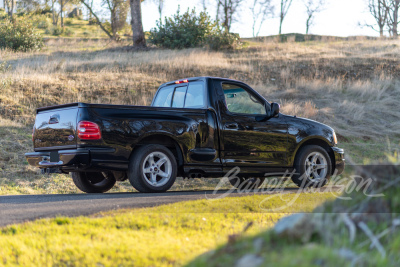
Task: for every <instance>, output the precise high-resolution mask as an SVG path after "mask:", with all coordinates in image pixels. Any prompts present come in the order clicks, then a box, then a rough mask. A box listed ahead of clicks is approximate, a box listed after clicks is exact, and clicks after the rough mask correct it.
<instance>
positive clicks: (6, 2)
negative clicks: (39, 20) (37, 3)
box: [4, 0, 16, 20]
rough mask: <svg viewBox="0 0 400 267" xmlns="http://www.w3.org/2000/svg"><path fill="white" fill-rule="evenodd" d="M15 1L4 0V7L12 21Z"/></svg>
mask: <svg viewBox="0 0 400 267" xmlns="http://www.w3.org/2000/svg"><path fill="white" fill-rule="evenodd" d="M15 2H16V1H15V0H4V7H5V8H6V9H7V14H8V17H9V19H10V20H13V14H14V8H15Z"/></svg>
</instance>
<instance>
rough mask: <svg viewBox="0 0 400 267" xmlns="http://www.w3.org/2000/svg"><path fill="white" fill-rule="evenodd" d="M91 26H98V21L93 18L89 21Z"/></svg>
mask: <svg viewBox="0 0 400 267" xmlns="http://www.w3.org/2000/svg"><path fill="white" fill-rule="evenodd" d="M88 22H89V25H97V20H96V19H95V18H94V17H93V18H90V19H89V20H88Z"/></svg>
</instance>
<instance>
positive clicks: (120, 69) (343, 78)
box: [0, 39, 400, 194]
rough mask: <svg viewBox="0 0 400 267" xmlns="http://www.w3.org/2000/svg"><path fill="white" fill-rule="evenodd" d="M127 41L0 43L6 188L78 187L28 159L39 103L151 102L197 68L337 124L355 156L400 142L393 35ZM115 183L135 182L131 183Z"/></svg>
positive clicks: (123, 187) (380, 153)
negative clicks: (191, 43)
mask: <svg viewBox="0 0 400 267" xmlns="http://www.w3.org/2000/svg"><path fill="white" fill-rule="evenodd" d="M126 45H128V42H121V43H112V42H109V41H101V40H97V41H96V40H89V41H78V40H76V39H70V40H66V39H57V40H49V41H47V43H46V47H45V49H44V50H43V51H41V52H33V53H14V52H11V51H4V50H2V51H0V58H1V61H6V62H7V64H9V65H10V67H11V68H10V69H9V70H6V71H5V72H4V73H3V74H0V79H2V80H5V79H8V80H10V81H11V84H10V85H9V86H6V88H3V89H2V90H1V92H0V118H1V121H0V123H1V126H0V135H2V137H3V138H2V140H1V146H2V149H1V150H0V168H1V170H0V177H1V178H0V194H9V193H34V192H40V193H57V192H62V193H68V192H76V190H75V189H74V186H73V185H72V183H71V181H70V179H69V178H68V177H67V176H65V175H55V176H43V175H40V174H37V170H35V169H33V168H31V167H30V166H28V165H27V163H26V161H25V160H24V156H23V154H24V153H25V152H27V151H31V150H32V147H31V140H30V133H31V129H32V124H33V121H34V115H35V112H34V110H35V108H37V107H40V106H46V105H55V104H63V103H68V102H76V101H84V102H92V103H112V104H130V105H148V104H150V102H151V99H152V96H153V94H154V92H155V91H156V89H157V87H158V85H159V84H161V83H164V82H166V81H169V80H175V79H178V78H183V77H190V76H202V75H211V76H221V77H227V78H233V79H238V80H242V81H244V82H247V83H248V84H250V85H251V86H253V87H254V88H255V89H256V90H258V91H259V92H260V93H261V94H263V95H264V96H265V97H266V99H268V100H269V101H275V102H278V103H280V104H281V106H282V110H283V112H284V113H287V114H292V115H297V116H302V117H307V118H311V119H315V120H318V121H320V122H323V123H326V124H328V125H331V126H332V127H334V128H335V129H336V131H337V133H338V136H339V143H340V146H341V147H343V148H345V149H346V150H347V151H346V152H347V155H348V156H349V157H350V158H352V159H353V161H355V162H356V163H367V162H370V161H372V160H379V159H386V158H387V154H391V155H396V151H398V149H399V140H400V138H399V137H400V136H399V132H400V120H399V117H400V112H399V109H398V103H399V101H400V86H399V85H400V83H399V81H400V80H399V76H400V72H399V66H400V48H399V45H398V43H397V42H395V41H378V40H367V41H336V42H329V43H326V42H305V43H264V42H250V43H249V46H248V47H247V48H245V49H242V50H238V51H234V52H213V51H207V50H203V49H186V50H159V49H149V50H147V51H140V52H137V51H136V52H135V51H131V50H130V49H129V47H127V46H126ZM188 183H189V184H186V185H185V186H190V183H194V185H195V186H197V185H199V184H200V185H201V184H202V183H203V182H199V181H192V182H188ZM202 185H204V186H207V184H202ZM177 186H178V187H179V186H180V185H179V184H178V185H177ZM115 190H117V191H129V190H132V189H131V187H130V185H129V184H128V183H125V184H120V186H119V187H116V188H115Z"/></svg>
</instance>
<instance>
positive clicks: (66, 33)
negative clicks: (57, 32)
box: [64, 28, 74, 36]
mask: <svg viewBox="0 0 400 267" xmlns="http://www.w3.org/2000/svg"><path fill="white" fill-rule="evenodd" d="M64 34H65V35H66V36H72V35H73V34H74V32H73V31H72V30H71V29H70V28H66V29H65V31H64Z"/></svg>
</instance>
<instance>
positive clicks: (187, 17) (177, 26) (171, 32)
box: [149, 9, 216, 49]
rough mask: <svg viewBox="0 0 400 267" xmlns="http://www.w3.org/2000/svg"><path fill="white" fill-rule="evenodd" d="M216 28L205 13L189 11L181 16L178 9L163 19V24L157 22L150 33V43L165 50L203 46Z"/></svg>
mask: <svg viewBox="0 0 400 267" xmlns="http://www.w3.org/2000/svg"><path fill="white" fill-rule="evenodd" d="M215 27H216V23H215V22H213V21H212V20H211V19H210V17H209V16H208V14H207V13H205V12H200V14H199V15H197V14H196V11H195V9H193V10H192V11H189V9H188V10H187V11H186V12H185V13H183V14H182V15H181V14H180V12H179V9H178V11H177V13H176V14H175V15H173V16H172V17H170V18H165V23H161V22H160V21H157V27H156V28H153V29H152V30H151V31H150V35H149V40H150V42H151V43H153V44H155V45H157V46H160V47H165V48H178V49H179V48H189V47H199V46H202V45H204V43H205V40H206V38H207V36H208V35H209V34H210V33H211V32H212V31H213V29H214V28H215Z"/></svg>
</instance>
